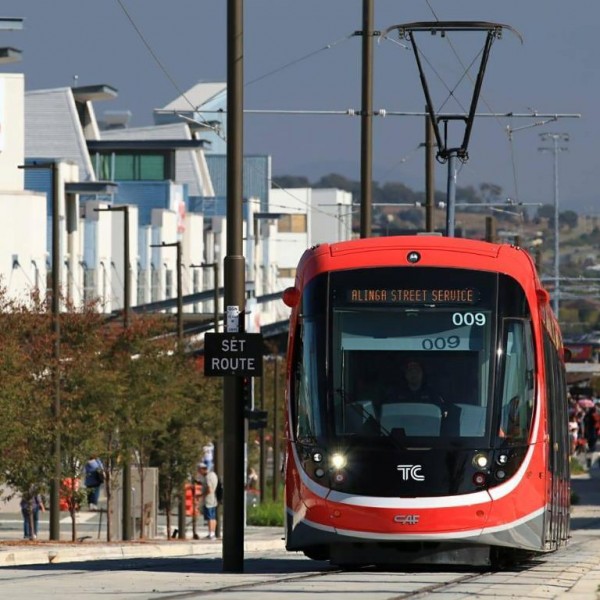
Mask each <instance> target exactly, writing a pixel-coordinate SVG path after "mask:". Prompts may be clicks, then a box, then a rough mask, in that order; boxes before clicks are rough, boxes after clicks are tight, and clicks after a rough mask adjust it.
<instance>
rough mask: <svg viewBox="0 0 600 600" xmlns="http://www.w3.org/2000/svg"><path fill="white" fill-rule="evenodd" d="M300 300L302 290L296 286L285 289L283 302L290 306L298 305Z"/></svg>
mask: <svg viewBox="0 0 600 600" xmlns="http://www.w3.org/2000/svg"><path fill="white" fill-rule="evenodd" d="M299 302H300V290H299V289H298V288H296V287H289V288H286V289H285V290H283V303H284V304H285V305H286V306H289V307H290V308H294V306H298V303H299Z"/></svg>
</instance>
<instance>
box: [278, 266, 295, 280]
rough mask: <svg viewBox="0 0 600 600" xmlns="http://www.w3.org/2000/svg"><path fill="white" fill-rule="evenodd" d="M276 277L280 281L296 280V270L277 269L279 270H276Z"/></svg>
mask: <svg viewBox="0 0 600 600" xmlns="http://www.w3.org/2000/svg"><path fill="white" fill-rule="evenodd" d="M277 277H279V278H281V279H295V278H296V269H295V268H291V269H282V268H281V267H279V269H277Z"/></svg>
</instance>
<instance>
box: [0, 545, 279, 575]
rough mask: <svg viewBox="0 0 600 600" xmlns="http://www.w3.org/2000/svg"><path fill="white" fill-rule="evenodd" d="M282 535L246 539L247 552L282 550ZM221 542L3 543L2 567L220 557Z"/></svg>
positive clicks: (0, 563)
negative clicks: (7, 544) (273, 537)
mask: <svg viewBox="0 0 600 600" xmlns="http://www.w3.org/2000/svg"><path fill="white" fill-rule="evenodd" d="M283 548H284V542H283V540H282V539H280V538H277V539H266V540H252V539H250V540H247V541H245V542H244V550H245V551H246V552H264V551H268V550H282V549H283ZM221 554H222V542H221V541H220V540H215V541H207V542H179V541H173V542H168V541H165V542H160V543H157V542H146V543H137V544H122V543H116V544H114V545H112V544H105V545H94V546H91V545H90V546H86V545H85V544H81V545H62V544H61V545H59V544H49V543H40V544H39V545H37V546H36V547H32V548H27V547H23V546H5V547H0V568H1V567H17V566H25V565H40V564H57V563H68V562H78V561H92V560H111V559H136V558H168V557H175V556H214V557H215V558H217V557H221Z"/></svg>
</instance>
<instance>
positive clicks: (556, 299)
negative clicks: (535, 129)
mask: <svg viewBox="0 0 600 600" xmlns="http://www.w3.org/2000/svg"><path fill="white" fill-rule="evenodd" d="M540 139H541V140H542V141H544V142H545V141H547V140H551V141H552V147H551V148H540V149H539V150H540V151H541V152H552V154H553V155H554V296H553V298H552V309H553V310H554V314H555V315H556V318H557V319H558V311H559V307H560V253H559V247H560V242H559V235H560V227H559V224H558V216H559V211H558V153H559V152H565V151H566V150H567V148H566V147H565V146H562V147H561V146H559V145H558V144H559V142H568V141H569V134H568V133H541V134H540Z"/></svg>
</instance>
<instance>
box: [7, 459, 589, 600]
mask: <svg viewBox="0 0 600 600" xmlns="http://www.w3.org/2000/svg"><path fill="white" fill-rule="evenodd" d="M572 485H573V491H574V492H575V494H576V495H577V497H578V502H577V504H574V505H573V507H572V524H573V530H574V531H579V532H580V533H581V534H585V535H590V536H598V543H597V544H595V545H594V548H596V547H597V552H596V554H597V555H596V556H595V557H594V560H595V562H596V564H597V565H598V568H597V569H593V570H592V571H593V574H594V577H590V572H589V571H588V573H587V576H586V577H585V578H582V579H581V581H580V582H579V583H578V584H577V585H576V587H575V588H574V590H573V591H575V590H577V592H578V593H581V594H588V593H591V592H592V591H593V594H592V595H588V596H584V595H582V596H579V597H581V598H583V597H586V598H595V597H596V595H595V594H596V591H597V589H598V586H599V585H600V463H596V464H595V465H594V467H593V468H592V469H590V470H589V471H588V472H586V473H584V474H581V475H575V476H573V478H572ZM65 514H66V513H65ZM99 516H100V515H99V514H98V513H81V514H80V515H78V532H79V534H80V539H81V540H82V541H80V542H75V543H73V542H71V541H69V540H70V539H71V533H70V532H71V520H70V517H69V516H68V515H66V516H65V517H64V518H63V519H61V542H51V541H48V518H47V517H48V513H45V514H44V516H43V519H42V520H41V521H40V539H39V540H35V541H30V540H23V539H19V538H21V537H22V519H21V515H20V514H18V513H5V512H0V567H2V566H17V565H32V564H48V563H54V562H73V561H87V560H99V559H108V558H155V557H169V556H201V555H204V556H209V555H213V556H221V555H222V542H221V540H220V539H216V540H208V539H200V540H192V539H191V537H192V536H191V533H190V534H188V536H187V537H188V539H186V540H179V539H171V540H168V539H166V535H165V537H163V538H160V539H152V540H143V541H142V540H136V541H131V542H110V543H108V542H103V541H101V539H99V538H98V520H99ZM159 529H160V528H159ZM198 532H202V534H203V535H204V534H205V527H204V526H203V525H202V524H201V520H200V522H199V523H198ZM244 549H245V551H246V552H252V551H268V550H278V549H280V550H283V549H284V542H283V529H282V528H280V527H247V528H246V530H245V534H244ZM588 558H589V557H588Z"/></svg>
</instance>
